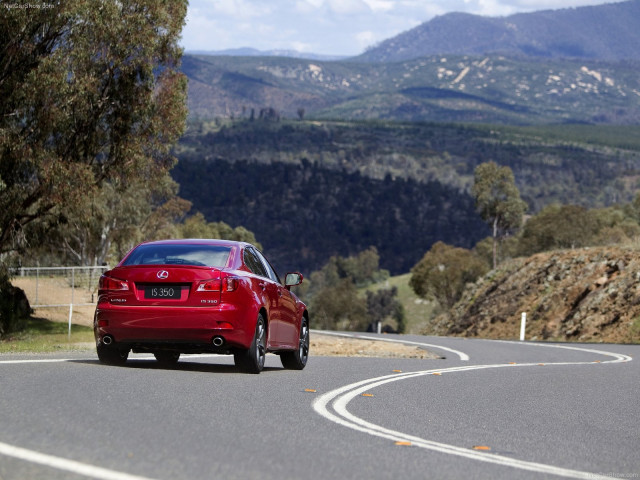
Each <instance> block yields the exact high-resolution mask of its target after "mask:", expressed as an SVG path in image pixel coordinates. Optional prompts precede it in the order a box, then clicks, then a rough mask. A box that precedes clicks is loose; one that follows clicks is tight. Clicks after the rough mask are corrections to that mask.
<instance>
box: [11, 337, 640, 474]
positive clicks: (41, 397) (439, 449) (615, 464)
mask: <svg viewBox="0 0 640 480" xmlns="http://www.w3.org/2000/svg"><path fill="white" fill-rule="evenodd" d="M367 336H368V337H373V336H375V335H366V336H365V337H367ZM379 338H381V339H384V340H385V341H390V340H393V341H395V340H401V341H404V342H411V343H413V344H424V345H428V347H425V348H428V349H430V350H432V351H434V352H437V353H440V354H442V355H443V356H444V357H445V358H444V359H441V360H412V359H380V358H336V357H313V352H312V357H311V358H310V361H309V364H308V365H307V368H306V369H305V370H304V371H302V372H297V371H287V370H283V369H282V368H281V366H280V362H279V359H278V358H277V357H275V356H268V357H267V368H266V369H265V371H264V372H263V373H262V374H260V375H246V374H242V373H238V372H237V371H236V369H235V367H234V366H233V363H232V359H231V358H229V357H217V356H208V357H205V356H193V357H186V358H183V359H181V360H180V362H179V363H178V366H177V367H176V368H174V369H163V368H160V367H158V366H157V364H156V362H155V361H154V360H153V359H152V357H149V356H141V355H132V356H131V357H130V361H129V362H128V363H127V366H126V367H122V368H121V367H108V366H103V365H100V364H99V363H98V362H97V359H96V357H95V356H94V355H93V354H92V353H91V352H90V353H77V354H72V355H65V356H62V355H47V356H45V355H40V356H26V355H20V356H18V355H0V480H13V479H36V480H37V479H47V480H49V479H76V478H77V479H83V478H105V479H123V480H135V479H144V478H146V479H158V480H161V479H198V478H202V479H213V478H215V479H217V478H221V479H236V478H237V479H247V478H256V479H306V478H312V479H334V478H355V479H387V478H402V479H425V478H434V479H460V478H478V479H518V478H523V479H525V478H526V479H528V478H531V479H546V478H584V479H596V478H599V479H605V478H607V479H610V478H640V454H638V451H639V450H640V420H638V406H639V405H640V401H639V399H640V362H638V361H632V360H633V357H635V356H636V355H638V354H640V345H577V344H571V345H564V344H536V343H528V342H527V343H519V342H498V341H487V340H466V339H460V338H443V337H420V336H402V337H393V336H388V335H385V336H381V337H379Z"/></svg>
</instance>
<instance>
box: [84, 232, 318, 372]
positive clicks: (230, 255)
mask: <svg viewBox="0 0 640 480" xmlns="http://www.w3.org/2000/svg"><path fill="white" fill-rule="evenodd" d="M301 282H302V275H301V274H300V273H288V274H287V275H286V277H285V282H284V284H283V283H282V282H281V281H280V278H279V277H278V275H277V274H276V272H275V270H274V269H273V267H272V266H271V264H270V263H269V262H268V261H267V259H266V258H265V257H264V255H263V254H262V253H261V252H260V251H259V250H258V249H257V248H256V247H254V246H253V245H251V244H248V243H243V242H232V241H224V240H163V241H157V242H147V243H142V244H140V245H138V246H137V247H135V248H134V249H133V250H131V251H130V252H129V253H128V254H127V255H126V256H125V258H124V259H123V260H122V261H121V262H120V263H119V264H118V265H117V266H116V267H115V268H114V269H112V270H109V271H107V272H105V273H104V275H103V276H102V277H101V278H100V287H99V291H98V306H97V308H96V312H95V316H94V334H95V338H96V348H97V351H98V358H99V359H100V361H101V362H103V363H107V364H124V363H125V362H126V361H127V358H128V355H129V352H131V351H133V352H134V353H143V352H150V353H153V354H154V355H155V357H156V359H157V360H158V361H159V362H162V363H164V364H168V365H171V364H174V363H175V362H177V361H178V359H179V357H180V354H181V353H217V354H233V356H234V360H235V363H236V365H237V366H238V367H239V368H240V369H242V370H243V371H246V372H250V373H260V371H261V370H262V369H263V367H264V361H265V355H266V353H267V352H273V353H276V354H278V355H280V359H281V361H282V365H283V366H284V367H285V368H290V369H296V370H302V369H303V368H304V367H305V365H306V364H307V359H308V356H309V313H308V312H307V308H306V306H305V304H304V303H302V302H301V301H300V300H299V299H298V297H297V296H296V295H295V294H293V293H292V292H291V287H292V286H294V285H299V284H300V283H301Z"/></svg>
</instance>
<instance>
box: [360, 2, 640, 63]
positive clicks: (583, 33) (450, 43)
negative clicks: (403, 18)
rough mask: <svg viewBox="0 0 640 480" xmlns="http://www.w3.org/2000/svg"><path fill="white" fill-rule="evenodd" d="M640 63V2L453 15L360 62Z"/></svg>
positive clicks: (402, 36) (391, 41) (375, 50)
mask: <svg viewBox="0 0 640 480" xmlns="http://www.w3.org/2000/svg"><path fill="white" fill-rule="evenodd" d="M490 53H500V54H506V55H524V56H530V57H544V58H585V59H606V60H631V59H633V60H638V59H640V1H638V0H629V1H626V2H618V3H608V4H604V5H597V6H585V7H578V8H566V9H559V10H542V11H537V12H531V13H517V14H514V15H510V16H507V17H485V16H479V15H473V14H468V13H457V12H454V13H447V14H445V15H441V16H438V17H435V18H433V19H432V20H430V21H428V22H424V23H422V24H421V25H418V26H417V27H415V28H413V29H411V30H408V31H406V32H403V33H401V34H399V35H397V36H395V37H392V38H390V39H387V40H385V41H383V42H381V43H380V44H379V45H378V46H375V47H373V48H370V49H369V50H367V51H366V52H365V53H363V54H362V55H359V56H358V57H355V58H353V59H352V60H354V61H366V62H397V61H405V60H411V59H415V58H419V57H426V56H431V55H441V54H447V55H451V54H456V55H487V54H490Z"/></svg>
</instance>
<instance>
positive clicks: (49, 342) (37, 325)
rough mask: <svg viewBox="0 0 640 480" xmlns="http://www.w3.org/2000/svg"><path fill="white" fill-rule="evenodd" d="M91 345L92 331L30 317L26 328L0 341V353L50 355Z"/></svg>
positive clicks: (92, 340) (84, 327)
mask: <svg viewBox="0 0 640 480" xmlns="http://www.w3.org/2000/svg"><path fill="white" fill-rule="evenodd" d="M87 343H90V344H91V345H93V343H94V339H93V329H92V328H91V327H86V326H82V325H74V324H72V325H71V337H69V325H68V324H67V323H62V322H52V321H49V320H46V319H44V318H35V317H31V318H30V319H29V320H28V321H27V327H26V328H25V329H24V330H22V331H20V332H15V333H12V334H10V335H8V336H7V338H3V339H2V340H0V353H51V352H65V351H74V350H86V349H87V348H88V345H86V344H87Z"/></svg>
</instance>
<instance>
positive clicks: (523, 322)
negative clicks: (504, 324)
mask: <svg viewBox="0 0 640 480" xmlns="http://www.w3.org/2000/svg"><path fill="white" fill-rule="evenodd" d="M526 327H527V312H522V319H521V320H520V341H521V342H524V330H525V328H526Z"/></svg>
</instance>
